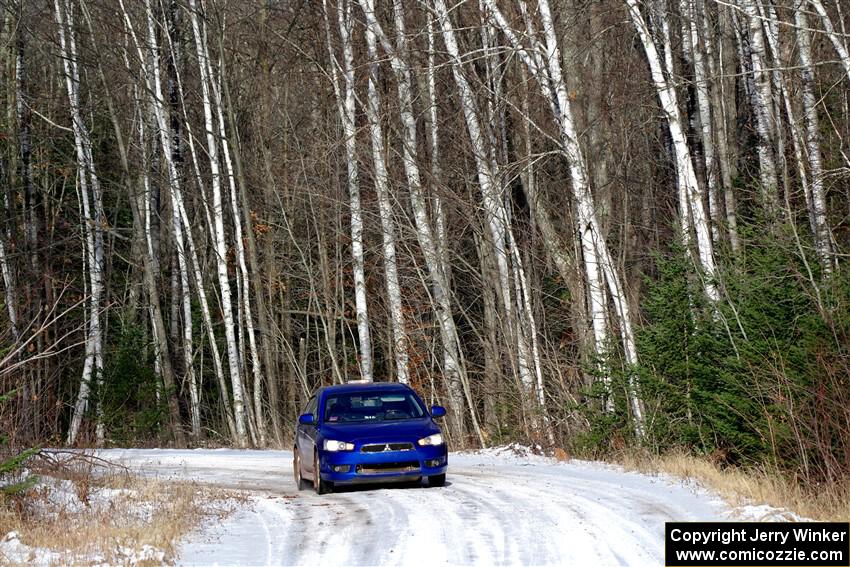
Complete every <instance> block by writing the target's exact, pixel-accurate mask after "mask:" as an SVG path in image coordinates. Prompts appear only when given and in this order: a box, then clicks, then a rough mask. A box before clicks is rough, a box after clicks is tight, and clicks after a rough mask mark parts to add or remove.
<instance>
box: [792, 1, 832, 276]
mask: <svg viewBox="0 0 850 567" xmlns="http://www.w3.org/2000/svg"><path fill="white" fill-rule="evenodd" d="M794 23H795V24H796V31H797V49H798V53H799V57H800V79H801V82H802V87H803V88H802V90H803V120H804V122H805V129H806V152H807V157H808V162H809V173H810V174H811V185H810V191H811V196H812V197H811V201H812V216H813V218H814V229H815V230H814V231H815V234H814V237H815V248H816V250H817V254H818V258H819V259H820V262H821V267H822V269H823V271H824V273H825V274H827V275H828V274H830V273H831V272H832V271H833V270H834V269H835V268H836V266H835V255H834V250H833V247H832V231H831V230H830V227H829V221H828V219H827V210H826V195H825V189H824V184H823V179H824V172H823V163H822V161H821V148H820V126H819V124H818V111H817V96H816V94H815V86H814V67H813V64H812V45H811V35H810V34H809V28H808V25H809V23H808V18H807V16H806V12H805V9H804V8H803V7H801V8H798V9H797V10H795V11H794Z"/></svg>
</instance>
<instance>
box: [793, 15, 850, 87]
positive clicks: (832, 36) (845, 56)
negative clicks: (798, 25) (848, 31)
mask: <svg viewBox="0 0 850 567" xmlns="http://www.w3.org/2000/svg"><path fill="white" fill-rule="evenodd" d="M809 4H811V5H812V7H813V8H814V9H815V12H817V14H818V16H819V17H820V21H821V25H822V26H823V29H824V30H825V31H826V35H827V36H829V41H831V42H832V46H833V47H834V48H835V52H836V53H837V54H838V60H839V61H840V62H841V66H842V67H844V72H845V73H846V74H847V80H848V81H850V54H849V53H848V52H847V47H846V46H845V45H844V43H843V42H842V40H841V35H839V33H838V32H837V31H836V30H835V26H834V25H832V19H831V18H830V17H829V13H828V12H827V11H826V8H825V7H824V5H823V2H821V0H809ZM805 9H806V8H805V7H803V6H801V7H800V8H797V9H796V10H795V12H798V11H800V10H803V11H805Z"/></svg>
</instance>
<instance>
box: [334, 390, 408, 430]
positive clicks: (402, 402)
mask: <svg viewBox="0 0 850 567" xmlns="http://www.w3.org/2000/svg"><path fill="white" fill-rule="evenodd" d="M424 415H425V410H423V409H422V406H421V405H420V404H419V402H417V401H416V398H415V397H413V395H412V394H410V393H408V392H374V393H371V392H352V393H340V394H331V395H329V396H327V397H326V398H325V421H327V422H329V423H343V422H354V421H359V422H369V423H375V422H379V421H398V420H403V419H418V418H421V417H423V416H424Z"/></svg>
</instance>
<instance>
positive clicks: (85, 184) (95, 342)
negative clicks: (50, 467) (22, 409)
mask: <svg viewBox="0 0 850 567" xmlns="http://www.w3.org/2000/svg"><path fill="white" fill-rule="evenodd" d="M63 4H64V5H63ZM54 8H55V14H54V15H55V18H56V24H57V25H58V26H59V50H60V54H61V56H62V65H63V70H64V75H65V87H66V89H67V93H68V103H69V109H70V114H71V126H72V129H73V132H74V147H75V150H76V158H77V182H78V189H79V195H80V202H81V204H82V211H81V212H82V217H83V218H82V221H83V233H84V238H85V260H86V269H87V271H88V274H87V277H88V288H89V289H88V293H89V299H88V303H87V306H86V307H87V329H86V340H85V345H86V347H85V350H86V355H85V362H84V363H83V373H82V376H81V378H80V389H79V391H78V393H77V401H76V403H75V404H74V410H73V413H72V416H71V425H70V427H69V428H68V435H67V438H66V442H67V443H68V444H69V445H72V444H74V443H75V442H76V440H77V435H78V434H79V431H80V425H81V424H82V420H83V417H84V415H85V413H86V411H87V409H88V407H89V402H90V397H91V393H92V386H93V385H96V386H99V385H100V383H101V379H102V376H103V329H102V326H101V316H102V311H103V304H102V299H103V292H104V290H103V224H104V214H103V198H102V194H101V188H100V180H99V178H98V176H97V172H96V171H95V166H94V159H93V157H92V144H91V138H90V136H89V130H88V127H87V126H86V124H85V122H84V121H83V115H82V110H81V108H80V73H79V66H78V62H77V43H76V38H75V31H74V10H73V4H72V3H71V2H70V0H54ZM95 411H96V420H97V421H96V426H97V427H96V435H97V442H98V443H99V444H100V443H103V441H104V436H105V431H104V428H103V422H102V420H101V412H100V407H97V408H96V409H95Z"/></svg>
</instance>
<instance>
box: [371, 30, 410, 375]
mask: <svg viewBox="0 0 850 567" xmlns="http://www.w3.org/2000/svg"><path fill="white" fill-rule="evenodd" d="M366 48H367V53H368V57H369V80H368V93H367V103H366V119H367V121H368V123H369V138H370V140H371V142H372V161H373V163H374V166H375V191H376V193H377V195H378V213H379V216H380V217H381V236H382V240H383V244H384V278H385V280H386V286H387V303H388V306H389V310H390V324H391V327H392V335H393V352H394V354H395V365H396V379H397V380H398V381H399V382H401V383H402V384H407V383H408V382H409V376H408V369H407V364H408V360H409V356H408V352H407V348H408V344H407V332H406V331H405V323H404V311H403V308H402V303H401V288H400V286H399V283H398V266H397V264H396V245H395V221H394V220H393V206H392V203H391V202H390V195H389V192H390V187H389V176H388V175H387V164H386V160H385V158H384V151H385V141H384V132H383V129H382V127H381V94H380V92H379V91H378V89H379V85H378V81H379V80H380V79H379V67H378V65H379V64H378V47H377V41H376V39H375V32H374V31H373V28H372V27H371V26H367V27H366Z"/></svg>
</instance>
